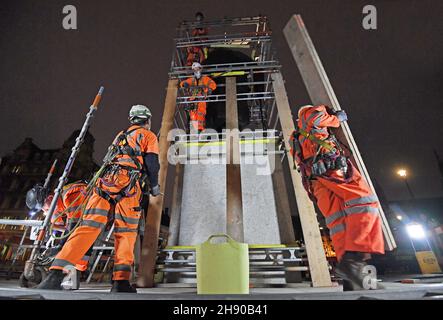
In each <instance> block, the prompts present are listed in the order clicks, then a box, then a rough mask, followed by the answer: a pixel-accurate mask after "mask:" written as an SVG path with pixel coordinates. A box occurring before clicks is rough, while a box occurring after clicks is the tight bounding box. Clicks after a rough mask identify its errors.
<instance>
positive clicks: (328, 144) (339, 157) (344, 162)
mask: <svg viewBox="0 0 443 320" xmlns="http://www.w3.org/2000/svg"><path fill="white" fill-rule="evenodd" d="M328 134H329V135H328V137H327V138H326V139H324V140H322V139H319V138H317V137H316V136H315V135H314V134H313V133H312V132H308V131H305V130H304V129H302V128H300V127H299V126H296V127H295V130H294V132H293V133H292V137H291V139H290V142H292V146H291V147H292V148H291V149H292V157H293V159H294V169H297V170H298V171H299V172H300V174H301V176H302V182H303V186H304V188H305V190H306V191H307V192H308V195H309V197H310V199H311V200H313V201H315V197H314V194H313V190H312V185H311V180H316V177H321V178H323V179H325V180H330V181H333V182H336V183H348V182H349V181H350V180H351V179H352V176H353V166H352V164H351V162H350V160H349V158H348V157H346V156H345V155H344V154H345V153H344V150H343V149H342V148H341V145H340V143H339V141H338V139H337V138H336V137H335V135H334V134H332V133H330V132H329V130H328ZM300 135H302V136H304V137H305V138H306V139H309V140H310V141H312V142H313V143H315V144H316V145H317V152H316V154H315V156H313V157H310V158H308V159H304V157H303V151H302V147H301V144H300V141H299V140H298V138H299V136H300ZM333 144H335V146H336V147H334V145H333ZM321 148H324V149H326V150H327V151H328V152H327V153H320V151H321ZM296 157H297V158H298V159H299V164H298V168H297V163H296ZM308 168H310V169H311V170H310V175H308ZM339 169H341V170H343V172H344V173H345V175H346V176H347V177H346V178H345V179H344V180H339V179H336V178H333V177H330V176H328V175H326V174H325V173H326V172H327V171H328V170H339Z"/></svg>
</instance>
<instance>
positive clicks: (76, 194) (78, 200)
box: [42, 181, 92, 272]
mask: <svg viewBox="0 0 443 320" xmlns="http://www.w3.org/2000/svg"><path fill="white" fill-rule="evenodd" d="M87 186H88V185H87V183H85V182H83V181H76V182H73V183H70V184H67V185H65V186H64V187H63V190H62V192H61V194H60V197H59V198H58V200H57V204H56V207H55V210H54V213H53V216H52V218H51V223H52V224H53V225H54V227H55V229H64V230H66V231H67V232H72V231H73V230H74V228H76V227H77V226H78V224H79V220H80V218H81V215H82V212H81V207H82V205H84V204H85V201H86V198H87V193H86V188H87ZM53 198H54V195H53V194H50V195H49V196H48V197H47V198H46V200H45V204H44V205H43V208H42V210H43V212H44V213H45V215H46V212H47V211H48V210H49V207H50V205H51V202H52V199H53ZM66 240H67V238H63V239H62V240H61V242H60V247H62V246H63V245H64V244H65V242H66ZM91 254H92V248H90V249H89V250H88V252H87V253H86V254H85V256H83V257H82V259H81V260H80V261H78V262H77V264H76V265H75V268H76V269H77V270H78V271H81V272H83V271H86V269H87V268H88V261H89V258H90V256H91Z"/></svg>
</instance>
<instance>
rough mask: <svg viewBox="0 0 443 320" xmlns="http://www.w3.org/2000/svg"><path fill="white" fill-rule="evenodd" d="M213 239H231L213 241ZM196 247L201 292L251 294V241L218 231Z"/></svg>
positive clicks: (198, 289)
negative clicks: (238, 240)
mask: <svg viewBox="0 0 443 320" xmlns="http://www.w3.org/2000/svg"><path fill="white" fill-rule="evenodd" d="M213 238H225V239H226V240H227V242H224V243H211V239H213ZM195 250H196V260H197V293H198V294H249V254H248V244H246V243H239V242H237V241H235V240H234V239H232V238H231V237H230V236H228V235H227V234H215V235H212V236H210V237H209V238H208V240H206V241H205V242H203V243H202V244H199V245H197V246H196V248H195Z"/></svg>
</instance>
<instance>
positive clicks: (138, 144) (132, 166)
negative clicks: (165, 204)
mask: <svg viewBox="0 0 443 320" xmlns="http://www.w3.org/2000/svg"><path fill="white" fill-rule="evenodd" d="M129 122H130V124H131V125H130V127H129V128H128V129H126V130H124V131H121V132H119V133H118V134H117V136H116V138H115V139H114V141H113V143H112V145H111V146H110V147H109V149H108V153H107V154H106V156H105V158H104V160H103V162H104V163H103V166H102V167H101V168H100V170H99V174H98V175H97V177H98V178H97V179H96V183H95V187H94V188H93V192H92V195H91V196H90V197H89V198H88V200H87V202H86V205H85V211H84V212H83V216H82V221H81V223H80V226H79V227H77V228H76V229H75V231H74V232H73V234H72V235H71V236H70V237H69V238H68V240H67V241H66V243H65V245H64V246H63V248H62V250H61V251H60V252H59V253H58V254H57V256H56V257H55V260H54V262H53V263H52V265H51V267H50V273H49V275H48V276H47V278H46V279H45V280H44V281H43V282H42V283H41V284H40V285H39V286H38V289H52V290H54V289H55V290H60V289H61V286H60V284H61V282H62V280H63V278H64V272H63V271H64V270H66V267H67V266H72V265H75V264H76V263H77V262H78V261H79V260H80V259H81V258H82V257H83V256H84V255H85V253H86V252H87V250H88V249H89V248H90V247H91V245H92V244H93V243H94V242H95V240H96V239H97V237H98V236H99V235H100V233H101V231H102V230H104V229H105V228H106V227H107V225H109V224H110V223H111V224H112V223H113V224H114V239H115V240H114V246H115V257H114V270H113V277H112V280H113V286H112V289H111V292H133V293H135V292H137V290H136V289H135V288H134V287H133V286H131V284H130V282H129V279H130V276H131V270H132V266H133V263H134V245H135V241H136V238H137V232H138V227H139V220H140V218H141V211H142V210H141V207H140V200H141V196H142V190H141V184H142V180H145V179H147V180H148V181H149V184H150V192H151V195H152V196H158V195H160V186H159V185H158V171H159V168H160V165H159V161H158V153H159V148H158V141H157V137H156V135H155V134H154V133H153V132H152V131H150V127H151V111H150V110H149V108H147V107H146V106H144V105H134V106H132V108H131V110H130V112H129Z"/></svg>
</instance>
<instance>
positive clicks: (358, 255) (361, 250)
mask: <svg viewBox="0 0 443 320" xmlns="http://www.w3.org/2000/svg"><path fill="white" fill-rule="evenodd" d="M343 121H347V115H346V113H345V112H344V111H343V110H340V111H338V112H333V111H332V110H331V109H330V108H328V107H326V106H324V105H320V106H311V105H309V106H304V107H302V108H300V110H299V112H298V120H297V124H296V130H295V131H294V133H293V135H292V137H291V139H290V144H291V153H292V154H293V155H294V159H295V161H296V162H297V164H298V165H299V169H300V173H301V175H302V177H303V184H304V186H305V188H306V190H307V191H308V193H309V195H310V198H311V199H312V200H313V201H315V202H316V204H317V207H318V208H319V209H320V211H321V212H322V214H323V215H324V217H325V218H326V224H327V226H328V228H329V231H330V236H331V239H332V243H333V246H334V250H335V252H336V254H337V259H338V261H339V263H338V265H337V268H336V273H337V274H338V275H339V276H340V277H341V278H343V280H344V289H345V290H361V289H367V288H364V286H363V281H364V273H363V268H364V267H365V266H366V265H367V264H366V262H365V261H367V260H369V259H370V258H371V254H372V253H378V254H383V253H384V240H383V233H382V229H381V218H380V215H379V208H380V204H379V202H378V199H377V197H376V195H375V194H374V193H373V192H372V191H371V189H370V188H369V186H368V184H367V183H366V181H365V180H364V179H363V178H362V176H361V175H360V173H359V172H358V170H357V168H355V166H353V164H352V163H351V161H350V160H349V158H347V157H346V156H345V153H344V151H343V149H342V148H341V146H340V144H339V142H338V140H337V139H336V138H335V136H334V135H332V134H331V133H330V131H329V129H328V128H330V127H331V128H338V127H339V126H340V122H343ZM376 288H381V285H378V287H374V286H373V287H372V288H371V289H376Z"/></svg>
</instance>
